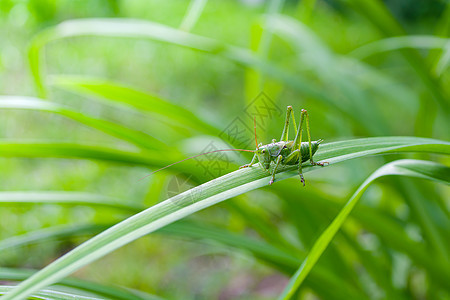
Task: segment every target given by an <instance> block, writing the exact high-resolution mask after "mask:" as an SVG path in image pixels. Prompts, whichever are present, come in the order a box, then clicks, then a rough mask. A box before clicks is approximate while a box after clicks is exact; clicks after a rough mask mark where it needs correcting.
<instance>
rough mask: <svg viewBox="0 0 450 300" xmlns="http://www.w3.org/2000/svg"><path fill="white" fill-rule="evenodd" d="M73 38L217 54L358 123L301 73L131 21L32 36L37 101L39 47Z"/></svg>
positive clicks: (88, 22)
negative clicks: (132, 41)
mask: <svg viewBox="0 0 450 300" xmlns="http://www.w3.org/2000/svg"><path fill="white" fill-rule="evenodd" d="M76 36H107V37H122V38H137V39H150V40H155V41H159V42H165V43H170V44H172V45H175V46H181V47H186V48H190V49H193V50H197V51H201V52H205V53H211V54H214V55H221V56H222V57H224V58H226V59H228V60H230V61H232V62H235V63H237V64H239V65H242V66H245V67H249V68H254V69H257V70H259V71H261V72H262V73H264V74H266V75H267V76H269V77H271V78H274V79H276V80H279V81H281V82H283V83H284V84H286V85H288V86H290V87H292V88H294V89H296V90H297V91H299V92H300V93H302V95H306V96H309V97H311V98H313V99H316V100H317V101H321V102H324V103H326V105H330V106H332V107H333V108H335V109H336V110H337V111H339V112H341V113H343V114H345V116H346V117H348V118H349V119H350V120H352V121H355V123H357V124H359V121H358V120H357V115H354V114H352V113H350V112H348V111H347V110H346V106H345V105H338V104H336V102H335V96H334V95H331V94H330V93H328V92H327V91H324V89H323V88H322V87H320V86H319V85H317V84H316V83H315V81H313V80H310V79H308V78H307V77H306V76H303V75H302V74H299V73H295V74H294V73H291V72H286V71H285V70H283V69H281V68H279V67H278V66H276V65H275V64H272V63H270V62H267V61H265V60H263V59H260V58H259V57H257V56H256V55H254V54H253V53H252V52H251V51H249V50H247V49H244V48H239V47H235V46H231V45H227V44H224V43H223V42H220V41H218V40H214V39H210V38H206V37H203V36H199V35H194V34H191V33H188V32H185V31H182V30H178V29H175V28H171V27H168V26H165V25H162V24H158V23H153V22H149V21H144V20H135V19H107V18H104V19H79V20H70V21H65V22H62V23H60V24H58V25H56V26H55V27H52V28H49V29H46V30H44V31H42V32H41V33H39V34H38V35H36V36H35V37H34V38H33V40H32V41H31V45H30V48H29V51H28V57H29V64H30V69H31V73H32V74H33V78H34V82H35V84H36V87H37V90H38V95H39V96H40V97H41V98H46V95H47V90H46V84H45V83H44V76H45V74H44V73H45V72H44V66H43V64H42V61H41V60H42V59H41V55H42V53H41V52H42V48H43V47H44V46H45V45H46V44H48V43H49V42H52V41H55V40H59V39H65V38H71V37H76ZM372 133H373V132H372Z"/></svg>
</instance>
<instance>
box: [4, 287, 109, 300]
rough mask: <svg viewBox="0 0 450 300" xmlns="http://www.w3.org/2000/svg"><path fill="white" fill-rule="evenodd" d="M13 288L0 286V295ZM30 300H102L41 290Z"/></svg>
mask: <svg viewBox="0 0 450 300" xmlns="http://www.w3.org/2000/svg"><path fill="white" fill-rule="evenodd" d="M13 289H14V286H8V285H0V295H5V294H8V293H9V292H10V291H11V290H13ZM30 297H32V298H31V299H43V300H102V299H101V298H97V297H90V296H81V295H75V294H73V293H67V292H60V291H54V290H41V291H39V292H36V293H35V294H33V295H30Z"/></svg>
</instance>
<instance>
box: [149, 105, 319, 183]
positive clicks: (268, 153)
mask: <svg viewBox="0 0 450 300" xmlns="http://www.w3.org/2000/svg"><path fill="white" fill-rule="evenodd" d="M293 111H294V109H293V108H292V106H288V107H287V112H286V122H285V124H284V129H283V133H282V134H281V138H280V141H279V142H277V141H276V140H275V139H273V140H272V143H271V144H267V145H263V144H262V143H261V144H258V140H257V138H256V122H255V125H254V126H255V142H256V150H246V149H222V150H215V151H210V152H206V153H201V154H197V155H194V156H191V157H188V158H185V159H182V160H180V161H177V162H174V163H172V164H170V165H167V166H165V167H163V168H161V169H158V170H156V171H154V172H152V173H150V174H148V175H146V176H144V177H142V178H141V179H140V180H142V179H144V178H145V177H147V176H150V175H152V174H154V173H156V172H159V171H161V170H163V169H166V168H168V167H171V166H173V165H175V164H178V163H181V162H183V161H186V160H189V159H192V158H195V157H198V156H201V155H205V154H210V153H215V152H222V151H243V152H253V153H255V155H254V156H253V159H252V160H251V162H250V163H249V164H246V165H243V166H240V167H239V169H242V168H247V167H251V166H253V165H254V164H256V160H258V161H259V165H260V167H261V168H262V169H263V170H264V171H267V172H268V173H269V174H271V175H272V177H271V179H270V181H269V184H270V185H272V183H273V182H274V181H275V173H276V172H277V169H278V167H279V166H280V165H284V166H286V165H298V173H299V175H300V180H301V182H302V183H303V186H305V179H304V178H303V173H302V163H304V162H306V161H307V160H309V161H310V162H311V165H313V166H315V165H318V166H323V165H324V164H328V162H315V161H313V155H314V154H315V153H316V152H317V149H319V144H320V143H321V142H322V141H323V140H317V141H311V134H310V131H309V116H308V112H307V111H306V110H304V109H302V110H301V114H300V124H299V128H298V129H297V125H296V124H295V118H294V115H293ZM291 117H292V122H293V123H294V129H295V139H294V140H293V141H289V140H288V133H289V122H290V119H291ZM304 119H306V120H305V122H306V131H307V133H308V142H303V143H302V126H303V120H304ZM272 162H274V163H275V167H274V168H273V170H272V172H270V171H269V169H270V165H271V163H272Z"/></svg>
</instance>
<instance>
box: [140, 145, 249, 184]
mask: <svg viewBox="0 0 450 300" xmlns="http://www.w3.org/2000/svg"><path fill="white" fill-rule="evenodd" d="M224 151H242V152H255V151H254V150H247V149H221V150H214V151H209V152H205V153H200V154H197V155H194V156H191V157H188V158H185V159H182V160H179V161H176V162H174V163H171V164H170V165H167V166H165V167H162V168H160V169H158V170H156V171H153V172H151V173H150V174H147V175H145V176H144V177H142V178H141V179H139V180H138V181H141V180H142V179H144V178H146V177H148V176H150V175H152V174H155V173H156V172H159V171H162V170H164V169H167V168H169V167H171V166H173V165H176V164H179V163H181V162H184V161H186V160H190V159H193V158H196V157H199V156H202V155H206V154H210V153H215V152H224Z"/></svg>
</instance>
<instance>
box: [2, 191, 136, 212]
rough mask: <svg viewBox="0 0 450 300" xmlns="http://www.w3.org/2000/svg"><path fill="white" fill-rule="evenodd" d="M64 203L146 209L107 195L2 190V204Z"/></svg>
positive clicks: (128, 210) (134, 209) (126, 209)
mask: <svg viewBox="0 0 450 300" xmlns="http://www.w3.org/2000/svg"><path fill="white" fill-rule="evenodd" d="M26 203H29V204H52V203H57V204H63V205H86V206H103V207H110V208H115V209H119V210H125V211H127V212H130V211H132V212H138V211H140V210H142V209H144V207H143V206H140V205H136V204H133V203H124V202H123V201H121V200H120V199H118V198H113V197H107V196H102V195H97V194H89V193H82V192H65V191H64V192H63V191H61V192H59V191H51V192H42V191H25V192H23V191H20V192H19V191H14V192H0V205H9V204H26Z"/></svg>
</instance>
